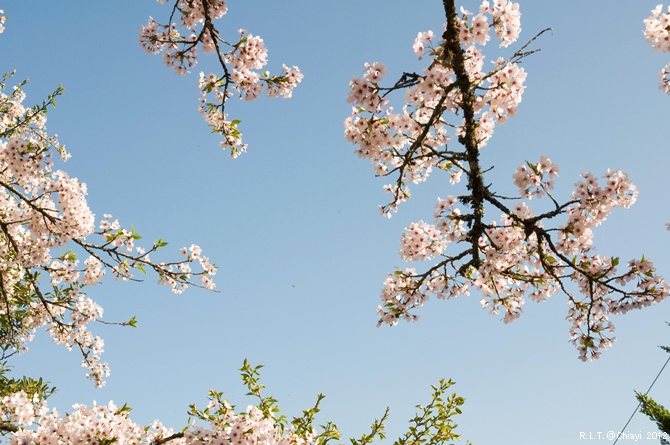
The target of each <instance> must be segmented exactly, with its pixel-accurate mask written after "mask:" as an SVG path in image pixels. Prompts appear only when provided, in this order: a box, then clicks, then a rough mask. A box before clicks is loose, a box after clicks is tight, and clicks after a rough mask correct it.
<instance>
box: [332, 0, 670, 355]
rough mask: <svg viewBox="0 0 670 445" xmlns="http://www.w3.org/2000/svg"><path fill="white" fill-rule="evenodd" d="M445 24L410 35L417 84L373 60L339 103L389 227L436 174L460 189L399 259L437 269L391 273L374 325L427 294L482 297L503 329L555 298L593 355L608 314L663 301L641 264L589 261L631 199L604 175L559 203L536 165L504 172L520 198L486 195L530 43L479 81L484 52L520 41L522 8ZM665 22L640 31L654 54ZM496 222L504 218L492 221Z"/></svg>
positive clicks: (623, 180) (542, 163)
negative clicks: (499, 128)
mask: <svg viewBox="0 0 670 445" xmlns="http://www.w3.org/2000/svg"><path fill="white" fill-rule="evenodd" d="M445 13H446V16H447V24H446V29H445V31H444V33H443V34H442V39H441V41H439V42H438V39H436V38H435V35H434V34H433V33H432V32H426V33H419V34H418V35H417V38H416V39H415V41H414V45H413V50H414V53H415V55H416V56H418V57H419V59H421V58H423V57H424V56H425V55H426V54H429V55H430V56H431V60H429V61H428V62H427V63H428V66H427V67H426V68H424V70H423V73H422V74H418V73H403V74H402V76H401V77H400V79H399V80H398V81H397V82H396V83H395V84H394V85H392V86H390V87H385V86H383V85H382V84H381V81H382V80H383V75H384V74H385V72H386V70H385V69H383V66H384V65H383V64H382V63H379V62H376V63H374V64H366V65H365V74H364V76H363V77H362V78H354V79H353V80H352V81H351V82H350V92H349V96H348V98H347V102H349V103H351V104H352V105H353V110H352V115H351V116H350V117H349V118H347V119H346V120H345V137H346V138H347V139H348V140H349V141H350V142H351V143H353V144H355V145H356V146H357V148H356V154H358V156H360V157H362V158H367V159H370V161H371V162H372V164H373V165H374V172H375V174H376V175H379V176H395V182H394V183H391V184H387V185H385V186H384V189H385V190H386V191H387V192H388V193H390V194H391V195H392V196H393V198H392V200H391V202H390V203H389V204H387V205H385V206H383V207H382V208H381V211H382V214H384V215H386V216H389V217H390V215H391V212H394V211H397V207H398V204H400V203H401V202H404V201H406V200H408V199H409V198H410V197H411V194H410V190H409V186H408V184H410V183H414V184H416V183H419V182H423V181H426V180H427V179H428V177H429V176H430V175H431V173H434V172H437V171H444V172H446V173H448V174H449V182H450V183H451V184H452V185H456V184H458V183H459V182H460V180H461V176H465V177H466V178H467V180H466V181H464V182H466V184H465V190H462V189H461V190H460V191H459V195H458V196H457V197H455V196H447V197H446V198H443V199H441V198H438V201H437V204H436V206H435V209H434V214H433V217H434V221H432V222H424V221H423V220H421V221H418V222H415V223H412V224H410V225H409V226H408V227H407V228H406V229H405V233H404V234H403V235H402V238H401V240H400V250H399V252H400V256H401V258H402V259H403V260H404V261H405V262H410V263H419V262H429V261H432V265H430V266H429V267H428V268H427V269H425V270H424V271H422V272H419V271H418V270H417V269H418V268H417V267H416V266H417V265H416V264H413V265H412V266H413V267H407V268H404V269H401V268H399V269H397V270H395V271H394V272H393V273H391V274H389V275H388V277H387V278H386V280H385V281H384V285H383V288H382V291H381V295H380V297H381V300H382V304H381V305H380V306H378V308H377V313H378V316H379V324H396V323H398V322H399V321H400V320H401V319H405V320H417V319H418V316H417V315H416V314H415V313H414V312H415V310H416V309H417V308H419V307H421V306H423V305H424V304H425V303H426V302H427V301H428V299H429V298H430V296H431V295H433V296H436V297H437V298H439V299H451V298H455V297H457V296H462V295H470V294H471V293H472V292H473V291H476V292H477V293H479V294H480V295H481V296H482V298H481V306H482V307H483V308H484V309H486V310H487V311H489V312H490V313H491V314H493V315H500V316H502V320H503V321H504V322H505V323H509V322H512V321H514V320H516V319H517V318H519V317H520V316H521V315H522V313H523V307H524V305H525V302H526V299H527V298H530V299H531V300H533V301H536V302H541V301H545V300H547V299H548V298H550V297H551V296H552V295H554V294H556V293H558V292H561V293H563V294H564V295H565V296H566V297H567V302H568V315H567V319H568V321H569V322H570V323H571V325H570V327H569V331H570V339H571V342H572V343H573V344H574V346H575V347H576V348H577V350H578V353H579V358H580V359H582V360H588V359H595V358H598V357H599V356H600V354H601V352H602V350H604V349H606V348H607V347H609V346H610V345H611V344H612V342H614V340H615V338H614V336H613V335H612V333H613V331H614V325H613V324H612V322H611V320H610V316H611V315H614V314H620V313H624V312H626V311H628V310H630V309H640V308H642V307H646V306H649V305H651V304H654V303H657V302H659V301H662V300H664V299H665V298H666V297H667V296H668V294H669V293H670V287H669V286H668V284H667V283H666V282H665V281H664V280H663V278H662V277H660V276H659V275H657V274H656V270H655V268H654V266H653V263H652V262H651V261H650V260H649V259H646V258H644V257H642V259H640V260H635V259H634V260H630V261H629V262H628V263H627V266H626V267H622V265H621V263H620V260H619V258H617V257H609V256H604V255H603V254H600V253H596V249H595V245H594V229H595V228H596V227H597V226H599V225H600V224H602V223H603V222H604V221H605V220H606V219H607V217H608V216H609V214H610V213H611V212H612V211H613V210H614V209H616V208H628V207H630V206H631V205H632V204H633V203H634V202H635V200H636V198H637V189H636V188H635V186H634V184H633V183H632V182H631V181H630V179H629V178H628V176H627V175H626V173H624V172H623V171H620V170H608V171H607V172H606V173H605V174H604V175H602V177H601V178H598V177H597V176H595V175H593V174H592V173H589V172H587V173H583V174H582V177H581V180H579V181H577V182H576V183H575V190H574V192H573V193H572V194H571V196H569V197H566V198H564V199H563V200H560V199H559V198H558V197H555V196H554V195H553V189H554V185H555V181H556V179H557V177H558V174H559V168H558V166H557V165H556V164H554V163H553V162H552V160H551V159H550V158H549V157H547V156H541V157H540V159H539V161H538V162H536V163H531V162H526V163H525V164H523V165H521V166H519V167H518V168H517V170H516V172H515V173H514V174H513V181H514V184H515V185H516V187H517V189H518V191H519V194H520V196H519V197H514V196H503V195H501V194H499V193H497V192H495V191H494V190H493V188H492V184H491V183H490V181H488V180H486V179H485V173H486V171H487V170H486V169H485V168H484V167H483V166H482V158H481V156H482V155H481V154H482V153H483V151H482V149H483V148H484V147H485V146H486V145H487V143H488V141H489V140H490V138H491V137H492V135H493V133H494V130H495V127H496V125H499V124H502V123H504V122H505V121H506V120H507V119H508V118H509V117H510V116H514V115H515V114H517V109H518V106H519V104H520V103H521V100H522V97H523V92H524V89H525V87H524V82H525V80H526V72H525V70H524V69H523V68H521V67H520V66H519V62H520V60H521V59H522V58H524V57H526V56H528V55H529V54H532V53H533V52H534V51H533V50H530V51H527V50H526V48H527V47H528V45H529V43H531V42H533V41H534V40H535V39H536V38H537V37H538V36H535V37H534V38H533V39H531V41H530V42H529V43H527V44H526V45H524V46H522V47H521V49H520V50H518V51H516V52H514V53H513V54H512V56H511V57H509V58H507V59H505V58H498V59H496V60H495V61H493V64H492V67H490V68H489V70H488V71H486V70H485V68H484V67H485V58H484V55H483V53H482V49H481V47H483V46H484V45H486V44H487V43H488V42H489V41H490V40H491V39H492V37H491V35H490V34H491V30H492V29H493V30H495V32H494V34H495V38H496V39H498V40H500V41H501V44H500V46H502V47H506V46H508V45H510V44H511V43H513V42H514V41H515V40H516V39H517V38H518V36H519V32H520V30H521V25H520V21H519V20H520V15H521V14H520V11H519V6H518V4H516V3H512V2H508V1H505V0H499V1H494V2H492V3H490V2H488V1H483V2H482V3H481V5H480V7H479V10H478V12H477V13H476V14H475V13H473V12H470V11H467V10H465V9H463V8H461V14H460V15H458V14H457V12H456V8H455V6H454V4H453V2H445ZM668 17H670V15H669V16H668ZM663 20H667V19H666V17H665V16H661V15H660V9H659V8H657V10H655V15H654V16H653V20H652V19H650V21H649V23H648V29H654V30H655V31H653V34H651V35H653V37H652V38H651V40H654V39H655V40H654V41H655V42H657V45H661V44H660V43H658V42H659V41H660V40H662V39H661V37H660V36H661V35H662V34H663V33H666V32H667V30H665V27H664V26H661V25H658V23H657V22H661V21H663ZM654 26H655V28H654ZM649 32H650V33H651V32H652V31H649ZM540 34H541V33H540ZM396 91H402V92H403V93H404V94H403V99H404V101H405V102H406V103H405V105H404V106H402V108H401V111H400V112H396V111H395V109H394V107H393V106H392V101H391V99H392V97H391V95H392V93H394V92H396ZM456 141H457V142H458V143H459V144H460V145H461V146H462V148H459V147H456V144H455V142H456ZM532 199H536V200H540V199H544V200H549V201H550V202H549V203H548V207H547V206H546V205H545V206H544V208H548V210H544V211H543V212H537V213H536V212H535V211H534V210H533V208H532V207H531V206H530V200H532ZM491 212H499V214H500V216H499V218H498V219H497V220H495V221H490V222H487V221H486V220H485V219H484V218H485V215H488V214H491Z"/></svg>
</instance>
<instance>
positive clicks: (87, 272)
mask: <svg viewBox="0 0 670 445" xmlns="http://www.w3.org/2000/svg"><path fill="white" fill-rule="evenodd" d="M8 78H9V75H7V76H5V79H4V80H7V79H8ZM59 92H60V91H57V93H56V94H58V93H59ZM25 97H26V96H25V93H24V92H23V90H22V85H19V86H17V87H15V88H14V89H13V90H12V92H11V94H9V95H8V94H5V93H4V92H1V91H0V185H1V186H2V187H0V283H2V286H0V299H1V300H2V303H3V304H2V305H1V306H2V309H0V317H3V318H4V319H6V321H7V323H8V326H11V328H9V329H8V330H7V331H5V334H3V336H2V338H1V339H0V341H2V346H3V348H4V349H7V348H10V349H14V350H17V351H24V350H26V349H27V343H28V342H30V340H32V338H33V335H34V333H35V332H36V330H37V329H39V328H40V327H43V326H45V327H46V328H47V331H48V332H49V333H50V335H51V337H52V338H53V340H54V341H55V342H56V343H59V344H63V345H65V346H66V347H67V348H73V347H76V348H78V349H79V350H80V351H81V353H82V354H83V357H84V360H83V365H84V366H85V367H86V368H87V369H88V370H89V374H88V377H89V378H91V379H92V380H94V381H95V382H96V384H97V385H99V386H101V385H103V384H104V378H105V377H106V376H107V375H108V374H109V368H108V367H107V364H106V363H102V362H101V361H100V354H101V352H102V351H103V346H104V343H103V341H102V339H101V338H99V337H97V336H94V335H92V334H91V332H90V331H89V329H88V326H89V324H90V323H91V322H93V321H95V320H99V319H100V318H101V317H102V315H103V310H102V308H101V307H100V306H99V305H97V304H96V303H95V302H94V301H93V300H91V299H90V298H88V297H87V296H86V295H85V292H84V288H85V287H86V286H92V285H95V284H97V283H98V282H99V281H100V280H101V279H102V277H103V276H104V275H105V272H106V271H107V270H110V271H111V272H112V273H113V274H114V275H115V276H116V277H117V278H121V279H123V280H129V279H134V277H133V274H132V271H133V269H135V270H140V271H144V270H145V269H146V268H150V269H153V270H154V271H155V272H156V273H157V274H158V276H159V283H163V284H166V285H169V286H171V288H172V290H173V291H174V292H182V291H183V290H184V289H185V288H186V286H187V285H188V284H195V283H192V281H191V279H192V277H194V276H198V277H199V278H200V284H198V285H199V286H201V287H204V288H207V289H213V288H214V283H213V281H212V277H213V276H214V274H215V273H216V267H215V266H214V265H212V264H211V263H210V262H209V260H208V259H207V257H205V256H203V255H202V254H201V251H200V248H199V247H197V246H192V247H191V251H190V253H189V254H188V255H186V258H185V259H183V260H180V261H177V262H172V263H158V262H154V261H152V260H151V258H150V256H149V255H150V254H151V253H153V252H155V251H156V250H157V249H158V248H160V247H162V246H163V245H165V244H166V243H164V242H162V241H159V242H157V243H154V245H153V246H152V248H151V249H148V250H146V249H143V248H142V247H139V246H136V245H135V242H136V241H137V240H139V239H140V238H141V236H140V235H139V234H137V233H135V231H134V229H131V230H127V229H124V228H122V227H121V226H120V225H119V223H118V221H110V218H111V215H105V218H104V219H103V220H102V221H101V222H100V225H99V229H100V230H99V231H96V227H95V226H96V224H95V216H94V214H93V212H92V211H91V209H90V208H89V206H88V203H87V200H86V195H87V188H86V184H84V183H82V182H80V181H79V180H78V179H77V178H73V177H71V176H70V175H69V174H68V173H66V172H65V171H63V170H59V169H55V167H54V165H55V162H54V160H53V159H52V158H53V156H52V154H53V153H58V154H59V157H60V159H61V160H62V161H65V160H67V159H68V158H69V153H67V151H66V150H65V148H64V147H63V146H62V145H60V143H59V142H58V139H57V138H56V137H52V136H49V135H48V134H47V133H46V128H45V124H46V109H47V107H48V105H49V104H50V103H51V102H53V100H54V96H51V97H50V99H49V101H47V102H45V103H44V104H43V105H42V106H37V107H32V108H28V107H24V105H23V101H24V100H25ZM94 237H99V238H100V241H99V242H93V241H92V239H94ZM70 248H71V249H70ZM72 249H77V250H78V251H79V255H81V254H82V253H83V254H84V255H85V256H86V257H85V259H84V260H83V264H82V263H81V262H80V259H79V258H78V254H77V252H76V251H73V250H72ZM191 263H197V264H199V266H200V268H201V269H202V271H198V272H196V271H192V270H191V266H190V264H191ZM41 274H44V277H45V279H46V280H48V281H46V282H45V281H43V280H42V279H41V278H40V275H41ZM47 283H48V284H47ZM45 285H47V288H50V289H51V290H50V291H49V292H46V291H42V288H43V287H44V286H45ZM19 314H20V315H19Z"/></svg>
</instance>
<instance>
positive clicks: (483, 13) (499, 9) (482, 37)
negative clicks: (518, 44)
mask: <svg viewBox="0 0 670 445" xmlns="http://www.w3.org/2000/svg"><path fill="white" fill-rule="evenodd" d="M461 13H462V14H463V18H462V19H461V21H460V36H459V38H460V41H461V43H462V44H464V45H469V44H471V43H473V42H474V43H478V44H480V45H485V44H486V43H487V42H488V41H489V39H490V36H489V32H490V29H491V28H493V29H494V30H495V36H496V38H497V39H500V46H502V47H505V46H509V45H511V44H512V43H514V42H515V41H516V40H517V39H518V38H519V34H521V11H520V10H519V4H518V3H514V2H510V1H508V0H494V1H493V2H492V3H490V2H488V1H486V0H484V1H483V2H482V4H481V6H480V7H479V13H478V14H477V15H474V14H473V13H472V12H470V11H467V10H465V9H463V8H462V7H461ZM487 15H488V16H490V19H489V17H488V16H487Z"/></svg>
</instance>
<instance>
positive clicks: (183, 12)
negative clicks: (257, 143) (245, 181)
mask: <svg viewBox="0 0 670 445" xmlns="http://www.w3.org/2000/svg"><path fill="white" fill-rule="evenodd" d="M158 2H159V3H165V2H166V0H158ZM227 11H228V7H227V5H226V2H225V0H174V4H173V6H172V12H171V14H170V18H169V21H168V23H167V24H159V23H157V22H156V21H154V19H153V18H151V17H150V18H149V21H148V23H147V24H146V25H145V26H142V29H141V32H140V44H141V45H142V47H143V48H144V49H145V50H146V51H147V52H149V53H152V54H158V53H163V61H164V62H165V64H166V65H167V66H168V67H170V68H174V70H175V72H176V73H177V74H179V75H184V74H186V73H188V72H189V71H188V70H190V69H191V68H193V67H195V65H196V64H197V62H198V47H200V48H201V50H202V52H203V53H205V54H208V53H212V54H215V55H216V57H217V60H218V62H219V65H220V66H221V71H222V72H221V73H218V74H217V73H209V74H205V73H202V72H201V73H200V79H199V81H198V88H200V94H201V99H200V102H201V105H200V107H199V110H200V113H201V114H202V115H203V117H204V119H205V121H206V122H207V124H208V125H209V126H210V127H211V128H212V132H214V133H219V134H220V135H222V136H223V138H224V140H223V141H222V142H221V143H220V144H221V147H223V148H224V149H230V155H231V156H232V157H234V158H235V157H237V156H239V155H240V154H241V153H244V152H245V151H246V149H247V145H246V144H243V143H242V132H241V131H240V130H239V128H238V125H239V123H240V121H239V120H235V119H234V120H230V119H229V118H228V114H226V112H225V105H226V101H227V100H228V99H229V98H231V97H232V96H233V95H235V94H238V95H239V97H240V99H243V100H253V99H256V98H258V97H259V96H260V95H261V93H262V92H263V90H266V91H267V95H268V96H270V97H278V96H281V97H284V98H288V97H291V95H292V94H293V88H294V87H295V86H296V85H298V83H300V81H301V80H302V77H303V76H302V73H301V72H300V69H298V67H296V66H293V67H289V66H287V65H282V67H283V70H282V72H281V74H278V75H270V73H269V72H268V71H265V70H263V68H264V67H265V66H266V65H267V63H268V62H267V49H266V48H265V43H264V42H263V39H262V38H260V37H258V36H255V35H253V34H250V33H249V32H248V31H247V30H245V29H240V30H239V31H238V34H239V36H238V37H237V41H228V40H225V39H224V38H223V37H222V35H221V33H220V32H219V30H218V29H217V28H216V26H215V25H214V20H216V19H219V18H221V17H223V16H224V15H225V14H226V12H227ZM180 29H181V30H182V31H181V32H180ZM182 32H183V34H182Z"/></svg>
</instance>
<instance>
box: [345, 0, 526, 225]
mask: <svg viewBox="0 0 670 445" xmlns="http://www.w3.org/2000/svg"><path fill="white" fill-rule="evenodd" d="M471 16H472V13H470V12H468V11H465V10H464V11H463V16H462V18H460V19H459V21H458V23H459V26H460V35H461V39H462V41H461V43H463V44H467V45H468V46H467V48H465V49H464V59H465V66H466V69H467V74H468V77H469V78H470V80H471V82H472V84H473V90H474V91H476V95H477V98H476V101H474V112H475V114H476V139H477V143H478V147H479V148H482V147H484V146H485V145H486V143H487V142H488V140H489V139H490V137H491V136H492V134H493V130H494V128H495V125H496V124H500V123H503V122H504V121H505V120H506V119H507V117H508V116H511V115H514V114H515V113H516V109H517V106H518V105H519V103H520V102H521V98H522V95H523V91H524V88H525V87H524V85H523V84H524V81H525V79H526V73H525V71H524V70H523V68H521V67H520V66H519V65H518V64H517V63H515V62H512V61H509V60H504V59H498V60H496V61H494V63H493V68H492V69H491V70H490V71H489V72H485V71H484V57H483V55H482V53H481V50H480V49H479V46H481V45H485V44H486V42H488V41H489V40H490V30H491V29H495V30H496V32H495V35H496V37H497V38H499V39H501V41H502V45H503V46H507V45H508V44H510V43H512V42H513V41H514V40H516V38H517V37H518V33H519V31H520V25H519V17H520V13H519V9H518V4H516V3H513V2H508V1H507V0H499V1H495V2H493V4H490V3H489V2H488V1H484V2H482V4H481V6H480V10H479V14H478V15H477V16H476V17H475V18H472V19H471ZM463 39H465V40H463ZM435 40H436V38H435V34H434V33H433V32H432V31H428V32H420V33H419V34H418V35H417V38H416V39H415V42H414V45H413V50H414V53H415V54H416V55H417V57H418V58H419V59H421V58H422V57H423V56H424V55H425V53H426V52H427V50H429V54H430V55H431V56H434V59H433V61H432V63H430V65H429V66H428V67H427V68H424V70H423V74H422V75H419V74H412V75H408V74H405V75H404V76H403V78H401V80H400V81H399V82H398V83H397V84H396V86H394V87H390V88H385V87H382V86H380V83H381V81H382V80H383V78H384V76H385V75H386V71H387V70H386V68H385V66H384V64H382V63H380V62H375V63H372V64H367V63H366V64H365V73H364V75H363V77H362V78H356V77H354V78H353V79H352V81H351V82H350V84H349V85H350V90H349V95H348V98H347V102H348V103H350V104H352V115H351V116H350V117H348V118H347V119H346V120H345V123H344V126H345V132H344V133H345V137H346V138H347V140H349V142H351V143H353V144H355V145H357V149H356V154H357V155H358V156H359V157H362V158H366V159H370V161H371V162H372V164H373V165H374V171H375V173H376V174H377V175H380V176H387V175H390V174H391V173H395V172H397V173H398V174H399V177H398V180H397V181H396V183H395V184H389V185H386V186H385V187H384V188H385V190H386V191H387V192H389V193H391V194H392V195H393V200H392V202H391V203H390V204H388V205H386V206H383V207H382V208H381V211H382V213H383V214H384V215H386V216H389V217H390V212H391V211H395V210H397V205H398V204H399V203H400V202H403V201H405V200H406V199H407V198H408V197H409V196H410V190H409V186H408V184H410V183H415V184H416V183H419V182H423V181H425V180H426V179H427V178H428V176H429V175H430V173H431V172H432V171H433V169H434V168H438V169H442V170H446V171H449V172H450V174H451V182H452V183H457V182H458V181H459V180H460V176H461V174H462V172H463V167H462V166H461V165H460V164H459V163H458V162H454V160H455V159H452V158H458V156H451V157H450V156H445V153H444V151H445V150H443V149H442V148H441V147H443V146H445V145H446V144H447V142H449V141H450V140H451V139H452V137H453V136H458V137H462V136H463V135H464V133H465V122H464V121H463V120H462V118H459V117H458V115H459V114H460V111H461V110H462V108H463V106H464V102H463V92H462V91H460V89H459V87H458V86H457V82H456V74H455V71H454V67H453V66H452V61H451V60H450V59H449V58H448V57H445V56H444V53H445V50H444V48H443V44H442V43H441V44H436V43H435ZM398 89H404V90H405V93H404V99H405V101H406V105H404V106H403V107H402V111H401V112H395V111H394V108H393V107H391V106H390V101H389V99H388V98H387V96H388V94H389V93H391V92H392V91H395V90H398ZM446 112H449V113H452V114H453V117H452V118H448V117H447V116H446V115H445V113H446Z"/></svg>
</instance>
